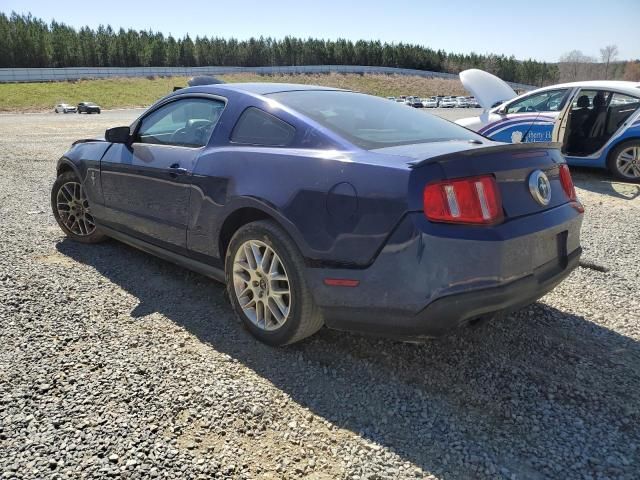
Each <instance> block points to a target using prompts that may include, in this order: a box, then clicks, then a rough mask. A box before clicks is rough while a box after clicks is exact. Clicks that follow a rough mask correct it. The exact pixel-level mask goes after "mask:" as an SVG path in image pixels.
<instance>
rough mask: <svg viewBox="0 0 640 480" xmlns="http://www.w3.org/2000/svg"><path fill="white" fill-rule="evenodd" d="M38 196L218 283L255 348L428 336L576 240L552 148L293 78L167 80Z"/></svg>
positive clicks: (578, 210) (68, 156)
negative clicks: (332, 334)
mask: <svg viewBox="0 0 640 480" xmlns="http://www.w3.org/2000/svg"><path fill="white" fill-rule="evenodd" d="M51 203H52V207H53V212H54V215H55V218H56V220H57V221H58V223H59V225H60V227H61V228H62V230H63V231H64V232H65V233H66V235H67V236H69V237H71V238H72V239H74V240H77V241H80V242H85V243H94V242H98V241H101V240H104V239H105V238H107V237H111V238H114V239H117V240H120V241H122V242H125V243H128V244H130V245H133V246H135V247H138V248H140V249H142V250H145V251H147V252H149V253H151V254H154V255H157V256H159V257H162V258H164V259H167V260H170V261H173V262H176V263H178V264H180V265H183V266H185V267H187V268H190V269H192V270H195V271H197V272H200V273H202V274H204V275H207V276H210V277H213V278H215V279H217V280H220V281H222V282H225V283H226V285H227V289H228V293H229V298H230V300H231V304H232V308H233V309H234V311H235V313H236V314H237V315H238V316H239V318H240V319H241V320H242V321H243V323H244V324H245V325H246V327H247V329H248V330H249V331H250V332H251V333H252V334H253V335H255V336H256V337H258V338H259V339H260V340H262V341H264V342H266V343H269V344H272V345H284V344H288V343H292V342H295V341H298V340H301V339H303V338H305V337H307V336H309V335H311V334H313V333H314V332H316V331H317V330H318V329H320V328H321V327H322V326H323V325H326V326H327V327H330V328H335V329H340V330H348V331H358V332H365V333H372V334H380V335H386V336H392V337H398V338H420V337H434V336H439V335H441V334H443V333H445V332H447V331H450V330H452V329H454V328H456V327H460V326H463V325H466V324H469V323H471V322H474V321H476V320H478V319H482V318H486V317H490V316H492V315H495V314H496V313H498V312H505V311H510V310H513V309H517V308H519V307H521V306H523V305H526V304H528V303H531V302H534V301H535V300H536V299H538V298H540V297H541V296H542V295H544V294H545V293H546V292H548V291H549V290H551V289H552V288H553V287H554V286H555V285H557V284H558V283H559V282H560V281H562V280H563V279H564V278H565V277H566V276H567V275H568V274H569V273H570V272H571V271H572V270H573V269H574V268H575V267H576V265H577V263H578V258H579V256H580V252H581V248H580V227H581V223H582V216H583V215H582V212H583V208H582V205H581V204H580V203H579V201H578V199H577V198H576V193H575V190H574V187H573V183H572V180H571V175H570V174H569V170H568V169H567V166H566V164H565V162H564V160H563V158H562V156H561V155H560V152H559V150H558V149H557V145H550V144H518V145H510V144H502V143H497V142H493V141H491V140H489V139H487V138H485V137H483V136H481V135H479V134H476V133H474V132H471V131H469V130H467V129H465V128H463V127H460V126H458V125H455V124H453V123H450V122H448V121H446V120H443V119H440V118H438V117H435V116H432V115H430V114H426V113H424V112H422V111H419V110H415V109H411V108H406V107H405V106H404V105H401V104H396V103H392V102H389V101H387V100H385V99H382V98H378V97H373V96H369V95H364V94H361V93H355V92H350V91H345V90H337V89H330V88H325V87H314V86H306V85H289V84H270V83H264V84H251V83H247V84H219V85H203V86H196V87H190V88H185V89H181V90H178V91H176V92H174V93H172V94H170V95H168V96H167V97H165V98H163V99H161V100H160V101H158V102H157V103H156V104H155V105H153V106H152V107H150V108H149V109H148V110H147V111H146V112H145V113H143V114H142V115H141V116H140V118H138V119H137V120H136V121H135V122H133V124H132V125H130V126H125V127H115V128H111V129H109V130H107V132H106V134H105V139H88V140H79V141H77V142H75V143H74V145H73V146H72V147H71V149H70V150H69V151H68V152H66V153H65V154H64V156H63V157H62V158H61V159H60V160H59V162H58V164H57V179H56V181H55V183H54V185H53V189H52V192H51ZM132 274H135V272H132Z"/></svg>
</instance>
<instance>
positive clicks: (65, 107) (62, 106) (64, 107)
mask: <svg viewBox="0 0 640 480" xmlns="http://www.w3.org/2000/svg"><path fill="white" fill-rule="evenodd" d="M53 111H54V112H56V113H75V112H76V107H74V106H72V105H69V104H68V103H59V104H57V105H56V106H55V107H54V109H53Z"/></svg>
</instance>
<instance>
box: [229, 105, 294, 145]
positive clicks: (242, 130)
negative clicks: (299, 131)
mask: <svg viewBox="0 0 640 480" xmlns="http://www.w3.org/2000/svg"><path fill="white" fill-rule="evenodd" d="M295 133H296V129H295V128H294V127H292V126H291V125H289V124H288V123H287V122H285V121H283V120H280V119H279V118H278V117H275V116H273V115H271V114H270V113H267V112H265V111H263V110H260V109H259V108H255V107H249V108H247V109H246V110H245V111H244V112H242V115H240V118H239V119H238V122H237V123H236V126H235V127H233V132H231V141H232V142H234V143H243V144H248V145H262V146H265V147H284V146H286V145H289V144H290V143H291V141H292V140H293V137H294V135H295Z"/></svg>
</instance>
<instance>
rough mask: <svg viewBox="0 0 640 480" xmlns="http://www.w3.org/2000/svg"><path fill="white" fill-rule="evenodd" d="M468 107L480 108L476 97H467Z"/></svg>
mask: <svg viewBox="0 0 640 480" xmlns="http://www.w3.org/2000/svg"><path fill="white" fill-rule="evenodd" d="M467 106H468V107H469V108H480V104H479V103H478V101H477V100H476V97H467Z"/></svg>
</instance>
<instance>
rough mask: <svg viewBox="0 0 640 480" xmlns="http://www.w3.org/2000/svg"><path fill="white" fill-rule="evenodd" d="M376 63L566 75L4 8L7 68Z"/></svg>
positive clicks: (338, 43) (421, 50) (516, 77)
mask: <svg viewBox="0 0 640 480" xmlns="http://www.w3.org/2000/svg"><path fill="white" fill-rule="evenodd" d="M286 65H370V66H383V67H398V68H414V69H418V70H430V71H435V72H449V73H458V72H460V71H462V70H465V69H468V68H480V69H482V70H486V71H488V72H491V73H493V74H495V75H497V76H499V77H500V78H502V79H504V80H507V81H512V82H519V83H525V84H530V85H547V84H551V83H556V82H557V81H558V80H559V79H560V76H561V74H560V69H559V68H558V65H557V64H548V63H545V62H539V61H536V60H531V59H529V60H524V61H522V60H517V59H516V58H515V57H513V56H510V57H506V56H504V55H492V54H485V55H482V54H476V53H470V54H456V53H448V52H445V51H443V50H434V49H431V48H428V47H424V46H421V45H415V44H407V43H382V42H380V41H379V40H378V41H376V40H358V41H356V42H353V41H351V40H345V39H338V40H323V39H313V38H307V39H302V38H294V37H288V36H287V37H285V38H283V39H274V38H270V37H267V38H264V37H260V38H250V39H248V40H237V39H235V38H230V39H225V38H219V37H204V36H203V37H201V36H197V37H195V39H192V38H191V37H190V36H189V35H188V34H187V35H185V36H184V37H182V38H175V37H173V36H172V35H168V36H165V35H164V34H162V33H161V32H153V31H144V30H133V29H128V30H125V29H123V28H120V29H118V30H117V31H116V30H114V29H113V28H112V27H111V26H109V25H107V26H103V25H101V26H99V27H98V28H97V29H91V28H89V27H82V28H80V29H75V28H73V27H70V26H68V25H65V24H64V23H61V22H58V21H55V20H54V21H52V22H51V23H50V24H48V23H46V22H44V21H43V20H42V19H39V18H36V17H34V16H32V15H31V14H26V15H23V14H17V13H15V12H13V13H12V14H11V15H10V16H7V15H5V14H4V13H0V68H2V67H78V66H83V67H147V66H149V67H160V66H167V67H197V66H246V67H259V66H286Z"/></svg>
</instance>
